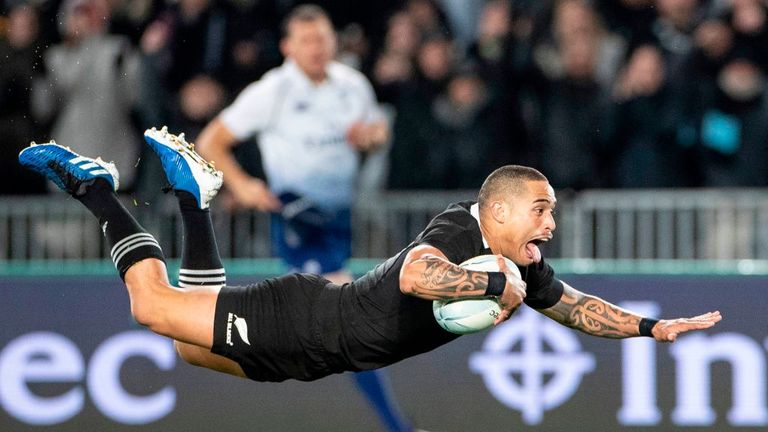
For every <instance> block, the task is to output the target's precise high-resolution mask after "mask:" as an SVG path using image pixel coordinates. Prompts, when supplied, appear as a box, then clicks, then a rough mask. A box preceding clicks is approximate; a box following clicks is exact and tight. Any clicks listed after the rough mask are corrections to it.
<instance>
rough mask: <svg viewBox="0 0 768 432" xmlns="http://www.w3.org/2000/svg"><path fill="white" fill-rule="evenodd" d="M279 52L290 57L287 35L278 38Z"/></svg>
mask: <svg viewBox="0 0 768 432" xmlns="http://www.w3.org/2000/svg"><path fill="white" fill-rule="evenodd" d="M280 54H282V55H283V57H290V55H291V47H290V42H289V41H288V36H287V35H286V36H283V38H282V39H280Z"/></svg>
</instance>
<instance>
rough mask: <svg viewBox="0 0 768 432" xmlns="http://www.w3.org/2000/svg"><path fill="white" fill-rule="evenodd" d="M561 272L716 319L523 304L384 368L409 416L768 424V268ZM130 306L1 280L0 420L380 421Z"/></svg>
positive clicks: (336, 390) (584, 283) (128, 425)
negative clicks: (676, 333) (580, 326)
mask: <svg viewBox="0 0 768 432" xmlns="http://www.w3.org/2000/svg"><path fill="white" fill-rule="evenodd" d="M232 279H233V280H232V282H234V283H247V282H253V281H250V280H245V279H240V280H234V278H232ZM563 279H565V280H566V281H567V282H569V283H570V284H571V285H573V286H574V287H576V288H578V289H581V290H582V291H585V292H589V293H593V294H596V295H598V296H600V297H603V298H605V299H607V300H610V301H612V302H614V303H617V304H621V305H623V306H625V307H627V308H630V309H632V310H636V311H640V312H642V313H644V314H647V315H649V316H662V317H668V318H671V317H679V316H691V315H696V314H700V313H704V312H707V311H710V310H720V311H721V312H722V313H723V316H724V320H723V322H721V323H720V324H719V325H718V326H717V327H715V328H714V329H711V330H708V331H704V332H698V333H694V334H690V335H685V336H682V337H680V338H679V339H678V341H677V342H675V343H674V344H658V343H655V342H654V341H652V340H651V339H649V338H633V339H627V340H610V339H600V338H594V337H590V336H586V335H583V334H580V333H578V332H576V331H574V330H571V329H568V328H565V327H562V326H560V325H558V324H556V323H554V322H553V321H550V320H548V319H547V318H546V317H544V316H543V315H541V314H538V313H536V312H534V311H532V310H530V309H528V308H525V307H523V308H521V309H520V310H519V311H518V312H517V313H516V315H515V316H514V317H513V318H512V319H510V320H509V321H508V322H507V323H505V324H503V325H501V326H498V327H496V328H494V329H492V330H489V331H485V332H482V333H479V334H474V335H469V336H464V337H461V338H460V339H458V340H457V341H455V342H453V343H451V344H449V345H446V346H444V347H441V348H439V349H437V350H435V351H433V352H430V353H427V354H425V355H422V356H419V357H415V358H411V359H407V360H405V361H403V362H401V363H398V364H396V365H393V366H391V367H390V368H388V369H389V371H390V377H391V381H392V386H393V389H394V392H395V394H396V395H397V396H398V399H399V402H400V404H401V405H402V408H403V410H404V411H405V413H406V415H407V416H408V417H409V418H411V419H413V421H414V423H415V424H416V425H417V426H418V427H420V428H423V429H427V430H439V431H446V432H450V431H468V430H516V431H525V430H531V431H533V430H537V431H541V430H547V431H560V430H595V431H609V430H610V431H613V430H637V429H638V428H641V427H642V428H643V430H665V431H666V430H677V429H679V428H681V427H690V426H697V427H698V428H697V429H696V430H713V431H728V430H749V429H752V430H761V429H765V428H766V427H768V401H767V400H766V397H768V391H767V389H766V356H767V352H766V349H768V340H767V339H766V338H768V321H766V319H765V318H764V316H765V314H764V311H765V305H766V302H765V301H763V298H764V297H765V295H766V292H768V277H765V276H651V275H643V276H633V275H621V276H600V275H572V276H569V275H565V276H563ZM129 311H130V308H129V302H128V296H127V294H126V292H125V289H124V287H123V285H122V283H121V282H120V280H119V279H118V278H117V277H116V276H103V277H102V276H89V277H74V276H66V277H43V276H41V277H32V276H28V277H4V278H0V329H2V330H0V430H2V431H6V430H8V431H38V430H51V431H54V430H55V431H83V430H88V431H91V430H105V431H106V430H110V431H121V430H152V431H191V430H231V431H240V430H260V431H261V430H263V431H273V430H274V431H308V430H311V431H377V430H382V429H381V428H380V426H379V424H378V423H377V418H376V416H375V415H374V413H373V411H372V410H371V408H369V407H368V406H367V404H366V402H365V400H364V399H363V397H362V396H360V395H359V394H358V393H357V392H356V391H355V388H354V384H353V382H352V380H350V378H349V376H346V375H339V376H333V377H329V378H326V379H323V380H320V381H317V382H314V383H299V382H286V383H280V384H270V383H266V384H265V383H254V382H250V381H247V380H243V379H238V378H233V377H228V376H225V375H222V374H217V373H214V372H211V371H207V370H204V369H199V368H195V367H192V366H189V365H186V364H184V363H183V362H182V361H181V360H180V359H178V357H177V356H176V355H175V352H174V350H173V345H172V343H171V342H170V341H169V340H168V339H166V338H163V337H160V336H156V335H154V334H152V333H150V332H148V331H146V330H144V329H142V328H141V327H139V326H137V325H136V324H135V323H134V321H133V319H132V318H131V316H130V312H129ZM414 331H418V329H414Z"/></svg>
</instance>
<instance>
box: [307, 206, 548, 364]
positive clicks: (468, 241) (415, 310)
mask: <svg viewBox="0 0 768 432" xmlns="http://www.w3.org/2000/svg"><path fill="white" fill-rule="evenodd" d="M472 204H474V203H473V202H461V203H456V204H451V205H450V206H449V207H448V208H447V209H446V210H445V211H444V212H443V213H441V214H439V215H438V216H436V217H435V218H434V219H432V221H431V222H430V223H429V225H427V227H426V228H425V229H424V231H423V232H422V233H421V234H419V236H418V237H417V238H416V239H415V240H414V241H413V242H412V243H411V244H410V245H408V247H406V248H405V249H403V250H402V251H401V252H400V253H399V254H397V255H395V256H394V257H392V258H390V259H388V260H387V261H385V262H383V263H381V264H380V265H378V266H377V267H376V268H374V269H373V270H371V271H370V272H368V273H367V274H365V275H364V276H362V277H360V278H359V279H357V280H355V281H354V282H352V283H350V284H346V285H344V286H341V287H338V286H335V285H328V286H326V289H325V290H323V293H322V294H321V301H320V306H321V307H322V309H321V310H320V311H319V315H320V316H321V319H320V322H322V323H323V326H324V328H322V329H321V330H322V331H321V337H322V338H323V345H324V346H325V349H326V350H327V353H328V354H329V355H330V357H329V358H328V360H329V362H330V363H335V364H330V365H329V366H331V368H332V369H336V370H338V371H341V370H349V369H352V370H365V369H372V368H377V367H382V366H386V365H388V364H391V363H394V362H397V361H399V360H402V359H404V358H407V357H411V356H414V355H416V354H420V353H424V352H427V351H431V350H433V349H435V348H437V347H439V346H441V345H444V344H445V343H448V342H450V341H452V340H454V339H456V338H457V337H459V335H456V334H453V333H449V332H447V331H445V330H443V329H442V328H441V327H440V326H438V324H437V322H436V321H435V319H434V316H433V314H432V300H424V299H420V298H417V297H414V296H409V295H406V294H403V293H401V292H400V287H399V277H400V268H401V267H402V265H403V260H404V259H405V255H406V254H407V253H408V251H410V250H411V249H413V248H414V247H415V246H417V245H421V244H429V245H431V246H434V247H436V248H437V249H440V250H441V251H442V252H443V253H444V254H445V256H446V257H447V258H448V259H449V260H450V261H451V262H454V263H461V262H463V261H465V260H467V259H469V258H472V257H475V256H477V255H482V254H488V253H491V252H490V250H489V249H484V248H483V240H482V235H481V233H480V226H479V225H478V223H477V220H476V219H475V218H474V217H473V216H472V215H471V214H470V211H469V209H470V206H471V205H472ZM520 270H521V274H522V275H523V279H524V280H525V282H526V284H527V296H526V298H525V303H526V304H527V305H528V306H530V307H533V308H537V309H545V308H548V307H551V306H553V305H554V304H555V303H557V302H558V301H559V300H560V297H561V296H562V293H563V285H562V282H560V281H559V280H557V279H556V278H555V275H554V270H553V269H552V267H550V266H549V265H548V264H546V263H545V262H544V260H543V259H542V260H541V262H539V263H537V264H532V265H530V266H528V267H527V268H520ZM323 315H325V316H323Z"/></svg>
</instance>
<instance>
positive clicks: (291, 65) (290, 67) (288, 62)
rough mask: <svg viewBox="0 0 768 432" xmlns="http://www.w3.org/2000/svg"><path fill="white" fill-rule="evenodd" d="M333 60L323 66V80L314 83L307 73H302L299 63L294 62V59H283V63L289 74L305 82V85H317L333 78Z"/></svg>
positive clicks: (326, 82)
mask: <svg viewBox="0 0 768 432" xmlns="http://www.w3.org/2000/svg"><path fill="white" fill-rule="evenodd" d="M332 63H333V62H331V63H328V65H326V67H325V80H324V81H323V82H321V83H315V82H314V81H312V80H311V79H309V77H308V76H307V74H305V73H304V71H303V70H301V68H300V67H299V65H297V64H296V62H295V61H293V60H292V59H290V58H287V59H285V61H284V63H283V65H284V67H285V69H286V70H287V71H288V73H289V74H290V75H292V76H293V77H294V78H295V79H298V80H300V81H301V82H303V83H305V84H306V85H309V86H312V87H319V86H322V85H325V84H328V83H329V82H330V81H331V80H332V79H333V76H332V75H333V73H332V69H333V68H332V67H331V65H332Z"/></svg>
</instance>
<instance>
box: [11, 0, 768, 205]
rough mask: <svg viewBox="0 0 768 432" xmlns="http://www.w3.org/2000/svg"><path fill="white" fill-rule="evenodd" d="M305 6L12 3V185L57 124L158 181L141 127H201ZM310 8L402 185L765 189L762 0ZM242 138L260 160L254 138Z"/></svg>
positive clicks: (766, 33)
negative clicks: (535, 177) (502, 179)
mask: <svg viewBox="0 0 768 432" xmlns="http://www.w3.org/2000/svg"><path fill="white" fill-rule="evenodd" d="M298 3H303V2H298V1H293V0H228V1H227V0H219V1H216V0H175V1H162V0H63V1H61V0H26V1H23V0H5V1H4V2H3V3H2V16H1V17H0V137H2V138H0V146H2V147H1V149H2V152H1V153H0V175H2V176H3V179H4V181H0V193H1V194H41V193H47V190H48V188H47V185H46V184H45V183H44V182H43V181H42V179H41V178H39V177H37V176H34V175H33V174H31V173H30V172H29V171H26V170H24V169H22V168H21V167H20V166H19V165H18V162H17V158H16V155H17V154H18V152H19V150H21V149H22V148H24V147H25V146H27V145H28V143H29V141H30V140H37V141H47V140H48V139H49V138H51V137H52V138H55V139H56V140H57V142H59V143H60V144H64V145H71V146H72V147H73V148H74V149H76V150H77V151H78V152H80V153H82V154H86V155H89V156H96V155H101V154H103V155H105V156H108V157H109V158H110V159H114V161H115V163H116V164H117V165H118V168H119V169H120V173H121V180H122V184H123V187H122V189H123V190H124V191H128V192H134V193H138V194H143V196H151V195H152V194H156V193H157V191H156V190H157V186H156V185H157V184H158V182H159V180H157V179H159V178H162V177H161V176H162V172H161V170H160V167H159V162H157V160H156V159H153V157H152V155H151V154H150V153H149V152H148V151H149V150H148V149H147V148H146V146H143V145H141V134H142V132H143V130H144V129H145V128H147V127H151V126H156V125H168V126H169V129H171V130H172V131H175V132H179V131H184V132H186V134H187V137H188V138H190V139H191V140H192V141H194V139H195V137H196V135H197V133H199V131H200V130H201V128H202V127H203V126H204V125H205V124H207V123H208V122H209V121H210V120H211V119H212V118H213V117H215V116H216V115H217V114H218V112H219V111H220V110H221V109H222V108H223V107H224V106H226V105H227V104H228V103H230V102H231V101H232V98H233V97H234V96H235V95H237V94H238V92H239V91H240V90H242V89H243V88H244V87H245V86H246V85H248V84H249V83H250V82H252V81H254V80H257V79H258V78H259V77H260V76H261V75H262V74H263V73H264V72H265V71H267V70H268V69H270V68H272V67H275V66H277V65H279V64H280V63H281V61H282V58H281V54H280V50H279V41H280V35H281V29H280V22H281V19H282V17H283V16H284V15H285V14H287V13H288V11H289V10H290V9H291V8H292V7H293V6H295V5H296V4H298ZM314 3H316V4H319V5H320V6H322V7H324V8H325V9H326V10H327V11H328V12H329V13H330V15H331V17H332V18H333V20H334V24H335V26H336V27H337V30H338V36H339V37H338V44H339V50H338V60H339V61H341V62H343V63H346V64H348V65H352V66H354V67H356V68H358V69H360V70H361V71H363V72H364V73H365V74H366V75H367V76H368V77H369V78H370V80H371V82H372V83H373V85H374V87H375V90H376V93H377V97H378V98H379V101H380V102H382V103H383V104H385V105H387V106H389V107H391V108H392V109H391V111H392V112H393V113H394V116H393V134H392V142H391V144H390V146H389V147H388V149H387V150H386V151H387V152H388V161H387V162H388V163H387V165H388V170H387V172H388V175H387V178H386V180H385V183H386V184H385V185H384V187H386V188H388V189H459V188H477V187H478V186H479V185H480V183H481V181H482V180H483V179H484V178H485V176H486V175H487V174H488V173H489V172H490V171H491V170H492V169H494V168H496V167H498V166H501V165H504V164H509V163H517V164H524V165H530V166H533V167H536V168H538V169H540V170H541V171H542V172H544V173H545V174H546V175H547V176H548V177H549V179H550V182H551V184H552V185H553V186H554V187H555V188H556V189H561V188H573V189H577V190H578V189H585V188H598V187H599V188H634V187H727V186H746V187H749V186H755V187H759V186H765V185H768V170H766V169H765V167H766V166H768V127H766V126H768V105H767V104H766V98H765V93H766V89H765V87H766V86H765V72H766V70H767V69H768V5H766V3H765V2H764V1H762V0H594V1H587V0H542V1H535V0H487V1H481V0H477V1H462V0H442V1H440V0H367V1H351V0H346V1H345V0H318V1H315V2H314ZM237 151H238V155H237V156H238V158H239V159H240V160H241V161H242V164H243V165H244V166H246V167H248V169H249V170H251V171H252V172H254V173H258V172H259V171H260V167H259V158H258V150H257V148H256V146H254V145H247V146H241V147H239V148H238V150H237Z"/></svg>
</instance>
